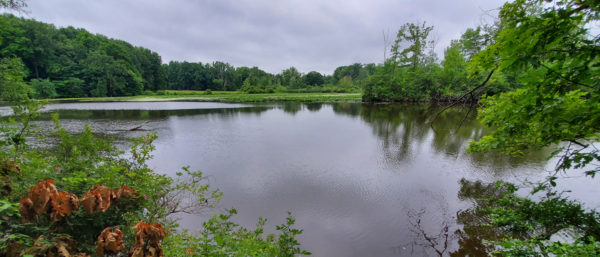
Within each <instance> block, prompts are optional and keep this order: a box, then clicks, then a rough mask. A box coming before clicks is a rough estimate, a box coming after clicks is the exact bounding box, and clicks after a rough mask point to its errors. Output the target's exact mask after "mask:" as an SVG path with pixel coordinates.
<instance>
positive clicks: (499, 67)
mask: <svg viewBox="0 0 600 257" xmlns="http://www.w3.org/2000/svg"><path fill="white" fill-rule="evenodd" d="M599 11H600V5H599V4H598V2H597V1H587V0H567V1H542V0H538V1H526V0H516V1H514V2H512V3H507V4H505V5H504V6H503V7H502V9H501V10H500V19H501V23H500V31H499V32H498V34H497V36H496V38H495V43H494V44H492V45H489V46H488V47H487V48H486V49H485V50H483V51H481V52H480V53H479V54H478V55H476V56H475V57H474V58H473V61H472V62H471V63H470V64H469V70H470V71H471V73H475V74H478V71H479V70H482V69H483V70H487V71H486V72H489V71H500V72H503V73H507V74H511V73H517V74H519V76H518V77H516V80H517V82H518V83H521V84H522V87H521V88H519V89H516V90H513V91H510V92H506V93H502V94H499V95H495V96H492V97H487V98H484V99H482V101H481V103H482V105H483V108H482V109H481V110H480V112H479V118H480V119H481V121H482V122H483V123H484V124H486V125H488V126H491V127H494V128H495V131H494V132H493V133H492V134H490V135H488V136H485V137H483V138H482V139H480V140H479V141H477V142H473V143H471V145H470V146H469V150H470V151H489V150H497V151H501V152H504V153H509V154H517V155H518V154H521V153H522V152H523V151H524V150H526V149H531V148H541V147H545V146H550V145H554V144H560V145H564V148H562V149H561V150H559V151H556V152H555V154H556V155H557V156H558V157H559V158H558V165H557V167H556V172H558V171H560V170H567V169H569V168H578V169H582V170H584V171H585V172H586V174H587V175H590V176H594V175H596V173H597V172H598V171H600V166H599V165H598V163H599V162H600V153H599V150H598V148H596V147H594V145H593V144H594V142H597V141H598V140H599V139H600V126H599V124H600V80H599V76H600V70H599V67H600V65H599V63H600V51H598V49H599V48H598V45H600V36H598V35H593V34H590V33H592V32H593V31H591V30H590V29H589V28H590V27H591V26H592V24H595V23H597V22H598V19H599V17H600V16H599ZM556 179H557V178H556V176H550V177H549V178H548V180H547V181H546V182H543V183H541V184H539V185H538V186H537V187H536V188H534V190H533V192H532V193H536V192H540V191H542V190H543V191H545V192H546V195H545V196H542V197H536V198H538V199H539V200H537V201H533V200H531V199H528V198H526V197H522V196H518V195H517V194H515V192H516V188H515V186H513V185H510V184H499V186H498V187H501V188H505V191H506V192H507V193H506V194H504V195H503V196H502V197H500V198H499V199H492V203H493V204H494V206H493V208H490V209H488V211H489V216H488V217H489V218H490V220H491V223H492V225H494V226H495V227H498V228H500V229H502V230H503V231H507V230H508V231H517V232H519V231H520V232H521V233H520V234H517V235H513V236H508V237H505V238H503V239H502V240H499V241H495V242H496V244H497V245H498V246H500V247H501V248H498V251H497V253H498V254H501V255H504V256H598V254H600V244H599V243H598V241H597V239H598V238H600V228H599V227H600V226H599V225H598V224H600V222H599V221H600V215H598V213H597V212H596V211H595V210H592V211H586V210H585V209H583V207H582V206H581V204H579V203H576V202H573V201H569V200H568V199H566V198H565V197H564V196H561V194H558V193H556V192H554V190H553V189H552V187H550V186H555V185H556ZM540 198H541V199H540ZM562 228H571V229H576V231H577V232H579V235H580V236H575V238H574V242H572V243H560V242H552V241H549V239H550V237H551V236H552V234H553V233H554V232H556V231H558V230H559V229H562Z"/></svg>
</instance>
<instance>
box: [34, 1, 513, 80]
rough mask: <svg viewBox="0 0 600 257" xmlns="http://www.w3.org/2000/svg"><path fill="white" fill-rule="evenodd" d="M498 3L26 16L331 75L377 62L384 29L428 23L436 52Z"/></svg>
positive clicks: (124, 6)
mask: <svg viewBox="0 0 600 257" xmlns="http://www.w3.org/2000/svg"><path fill="white" fill-rule="evenodd" d="M503 2H504V1H502V0H368V1H367V0H363V1H359V0H270V1H269V0H236V1H233V0H162V1H159V0H95V1H88V0H53V1H48V0H29V1H28V5H29V7H28V8H27V11H28V13H27V14H24V16H25V17H28V18H34V19H36V20H40V21H43V22H48V23H53V24H55V25H57V26H59V27H64V26H74V27H82V28H85V29H87V30H88V31H90V32H92V33H100V34H104V35H106V36H108V37H112V38H117V39H122V40H125V41H128V42H130V43H132V44H134V45H137V46H143V47H146V48H149V49H151V50H153V51H156V52H158V53H159V54H160V55H161V56H162V58H163V62H169V61H171V60H178V61H189V62H202V63H206V62H214V61H224V62H228V63H230V64H232V65H234V66H236V67H238V66H258V67H260V68H261V69H264V70H266V71H268V72H272V73H279V72H281V70H283V69H285V68H288V67H291V66H294V67H296V68H298V69H299V70H300V71H301V72H304V73H306V72H308V71H312V70H316V71H319V72H321V73H325V74H331V73H332V72H333V70H334V69H335V68H336V67H338V66H341V65H348V64H352V63H355V62H360V63H370V62H375V63H380V62H381V61H382V59H383V45H384V43H383V33H384V32H386V33H387V34H388V35H391V36H392V37H395V32H396V31H397V30H398V28H399V27H400V26H401V25H402V24H404V23H406V22H418V21H421V22H422V21H426V22H427V23H428V24H429V25H433V26H434V28H435V30H434V32H433V39H435V40H436V41H437V43H436V52H437V53H438V54H440V55H442V54H443V49H444V48H445V47H446V46H447V45H448V44H449V42H450V40H452V39H456V38H458V37H460V35H461V34H462V32H464V30H465V29H466V28H468V27H474V26H477V25H479V24H482V22H486V21H489V20H490V14H495V13H496V10H495V9H497V8H498V7H499V6H501V5H502V3H503Z"/></svg>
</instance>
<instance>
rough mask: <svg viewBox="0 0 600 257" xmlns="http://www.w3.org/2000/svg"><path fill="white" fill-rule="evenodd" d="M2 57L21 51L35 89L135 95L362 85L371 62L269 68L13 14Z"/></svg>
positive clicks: (2, 21) (355, 88) (0, 40)
mask: <svg viewBox="0 0 600 257" xmlns="http://www.w3.org/2000/svg"><path fill="white" fill-rule="evenodd" d="M0 27H2V28H3V29H2V30H1V31H0V58H12V57H17V58H20V59H21V60H22V61H23V63H24V65H25V67H26V68H27V71H28V72H27V76H26V78H25V79H26V81H29V84H30V85H31V87H32V88H33V89H34V93H33V94H34V95H33V96H34V97H37V98H55V97H101V96H133V95H140V94H142V93H144V91H154V92H156V91H159V92H160V90H165V89H173V90H208V89H210V90H223V91H232V90H241V91H244V92H248V93H269V92H275V91H278V92H281V91H289V92H359V91H360V90H361V89H360V88H361V85H362V84H363V82H364V81H365V80H366V78H367V77H368V76H369V75H371V74H373V73H374V72H375V64H366V65H363V64H359V63H355V64H352V65H348V66H340V67H338V68H336V69H335V72H334V73H333V75H323V74H321V73H319V72H316V71H310V72H308V73H305V74H304V73H301V72H300V71H298V70H297V69H296V68H294V67H290V68H288V69H285V70H283V71H282V72H281V73H280V74H271V73H268V72H265V71H264V70H261V69H260V68H258V67H233V66H232V65H231V64H228V63H224V62H218V61H217V62H213V63H200V62H197V63H196V62H177V61H172V62H169V63H167V64H163V63H162V60H161V57H160V55H159V54H158V53H156V52H153V51H151V50H149V49H146V48H143V47H137V46H132V45H131V44H129V43H127V42H125V41H122V40H117V39H111V38H108V37H106V36H103V35H98V34H96V35H94V34H92V33H90V32H88V31H86V30H85V29H77V28H73V27H66V28H56V27H55V26H54V25H51V24H47V23H43V22H38V21H35V20H31V19H24V18H19V17H16V16H14V15H10V14H4V15H2V16H0Z"/></svg>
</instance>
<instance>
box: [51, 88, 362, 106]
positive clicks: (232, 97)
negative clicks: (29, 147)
mask: <svg viewBox="0 0 600 257" xmlns="http://www.w3.org/2000/svg"><path fill="white" fill-rule="evenodd" d="M361 96H362V95H361V94H360V93H268V94H247V93H242V92H227V91H213V92H212V93H210V94H207V93H206V92H204V91H174V90H169V91H167V94H165V95H139V96H120V97H82V98H60V99H48V101H49V102H51V103H53V102H160V101H198V102H226V103H259V102H359V101H361Z"/></svg>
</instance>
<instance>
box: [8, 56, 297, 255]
mask: <svg viewBox="0 0 600 257" xmlns="http://www.w3.org/2000/svg"><path fill="white" fill-rule="evenodd" d="M0 64H1V65H0V73H1V74H9V76H2V77H0V87H1V89H2V91H1V92H2V93H3V94H2V99H3V100H5V101H7V102H8V103H10V104H11V105H12V111H13V114H12V116H10V117H4V118H3V120H2V122H1V123H0V147H1V148H2V151H1V152H0V230H1V231H2V234H0V255H1V256H52V255H53V254H58V253H59V252H61V254H63V255H64V253H66V252H68V253H71V254H74V253H76V252H77V253H82V254H93V252H94V249H95V248H97V247H96V246H97V245H96V244H97V242H103V241H102V240H100V239H99V238H98V237H99V235H101V236H102V235H103V237H101V238H112V239H115V238H119V239H121V238H122V240H123V242H124V243H123V245H124V247H120V244H119V247H117V248H114V247H109V248H108V249H113V250H114V249H121V250H122V249H133V250H132V253H133V254H136V253H137V254H138V255H139V254H144V255H145V253H146V251H152V252H155V253H156V254H158V255H156V256H161V254H160V251H158V250H160V248H159V247H158V245H159V242H160V241H161V240H162V237H160V239H156V240H155V241H153V242H154V243H151V244H149V245H146V244H145V243H144V244H142V243H140V242H139V240H138V237H139V235H138V234H139V228H140V227H139V226H134V225H135V224H145V223H139V222H140V221H145V222H148V223H160V224H163V225H164V226H165V227H166V231H168V233H166V237H165V238H164V241H163V245H164V247H165V249H166V250H165V251H164V255H165V256H177V251H179V249H183V248H185V249H190V251H191V250H193V251H195V252H188V254H186V255H194V254H195V253H200V250H202V251H206V252H209V253H210V254H213V253H215V254H217V253H219V254H221V253H225V255H227V256H231V255H236V254H238V252H244V253H246V254H245V256H247V255H257V256H293V255H296V254H308V252H306V251H303V250H301V249H300V248H299V243H298V242H297V241H296V240H295V236H296V235H298V234H300V233H301V230H297V229H294V228H291V225H293V223H294V222H293V219H292V218H291V216H290V217H289V218H288V221H287V223H286V224H283V225H281V226H280V227H278V229H279V230H280V231H281V233H280V235H279V236H277V235H264V234H263V231H262V226H263V225H264V222H265V221H264V220H262V219H261V220H260V222H259V226H258V228H257V229H256V230H248V229H245V228H243V227H241V226H239V225H237V224H235V223H233V222H231V221H229V218H230V217H231V215H232V214H233V213H229V214H227V215H225V216H223V215H221V214H219V215H217V216H215V217H213V219H211V220H210V221H209V222H206V223H204V224H203V225H202V227H199V228H198V230H199V231H200V235H202V236H203V238H204V239H203V240H185V241H182V240H178V238H182V237H184V236H185V237H189V238H193V237H195V236H192V235H191V234H189V233H187V232H179V231H178V230H177V220H175V219H174V218H172V215H173V214H176V213H188V214H198V213H199V212H200V211H201V210H202V209H204V208H209V207H211V206H214V205H215V204H216V202H217V201H218V199H220V197H221V192H219V191H218V190H213V189H211V188H210V187H209V185H208V184H206V183H205V182H206V181H205V179H204V177H203V175H202V173H201V172H199V171H190V170H189V169H188V168H186V167H184V168H183V169H182V171H181V172H178V173H177V174H176V175H175V176H174V177H169V176H166V175H162V174H158V173H156V172H154V171H153V170H152V169H150V168H149V167H148V166H147V165H146V162H147V161H148V160H149V159H150V158H152V155H151V151H152V150H153V149H154V146H153V145H152V142H153V141H154V140H155V139H156V135H155V134H148V135H144V136H142V137H140V138H135V139H132V140H131V146H130V151H129V155H130V156H131V157H129V158H126V157H124V152H123V151H120V150H119V149H118V148H117V147H116V146H115V145H114V144H113V143H112V142H111V140H110V139H108V138H102V137H99V136H96V135H94V134H93V133H92V128H91V127H89V126H86V127H85V128H84V130H83V131H81V132H80V133H76V134H69V133H67V131H66V130H65V129H64V128H61V126H60V122H59V120H58V117H57V116H54V117H53V119H54V121H55V128H54V130H53V132H52V133H51V134H50V135H41V134H40V133H38V132H39V131H38V130H37V129H36V128H35V127H34V126H33V125H32V121H33V120H34V118H35V117H37V114H38V110H39V109H40V108H41V106H42V105H41V104H40V103H39V102H37V101H33V100H29V99H28V98H27V95H28V90H29V88H28V87H27V85H26V84H25V83H24V82H23V77H24V71H23V65H22V64H21V63H20V60H18V59H16V58H15V59H2V60H1V62H0ZM35 138H38V140H39V139H41V138H44V139H45V140H49V141H50V142H52V144H51V146H50V147H47V148H44V147H41V146H39V145H38V146H33V145H31V144H29V143H28V142H30V141H35V140H36V139H35ZM38 142H39V141H38ZM40 181H42V183H39V184H38V182H40ZM36 184H38V185H37V186H34V185H36ZM100 185H102V186H100ZM32 186H33V187H32ZM111 188H112V189H117V188H119V189H118V190H114V191H113V190H111ZM131 188H133V189H134V190H135V191H132V190H133V189H131ZM124 191H127V192H129V193H131V194H130V196H131V200H124V198H122V197H114V201H115V202H112V203H111V200H113V195H116V194H119V195H122V194H123V192H124ZM66 192H68V193H66ZM119 192H121V193H119ZM133 192H135V193H133ZM77 196H82V197H81V204H82V206H83V207H82V208H76V204H75V199H76V198H77ZM20 201H21V204H19V202H20ZM19 208H21V209H22V211H21V212H19ZM23 219H24V220H23ZM22 221H25V223H23V222H22ZM28 221H31V222H28ZM108 227H110V228H111V229H110V231H112V232H110V233H114V234H110V233H109V232H106V233H105V232H103V231H106V229H107V228H108ZM113 229H114V230H113ZM117 229H118V231H122V235H121V234H120V233H121V232H117ZM107 233H108V234H107ZM161 234H162V233H161ZM239 238H246V240H245V241H244V242H245V244H241V245H240V244H239V240H238V239H239ZM134 241H135V244H134ZM136 249H137V250H136ZM152 249H154V250H152ZM231 249H235V250H231ZM98 252H101V251H98ZM105 253H106V252H105ZM81 256H84V255H81ZM134 256H135V255H134Z"/></svg>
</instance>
